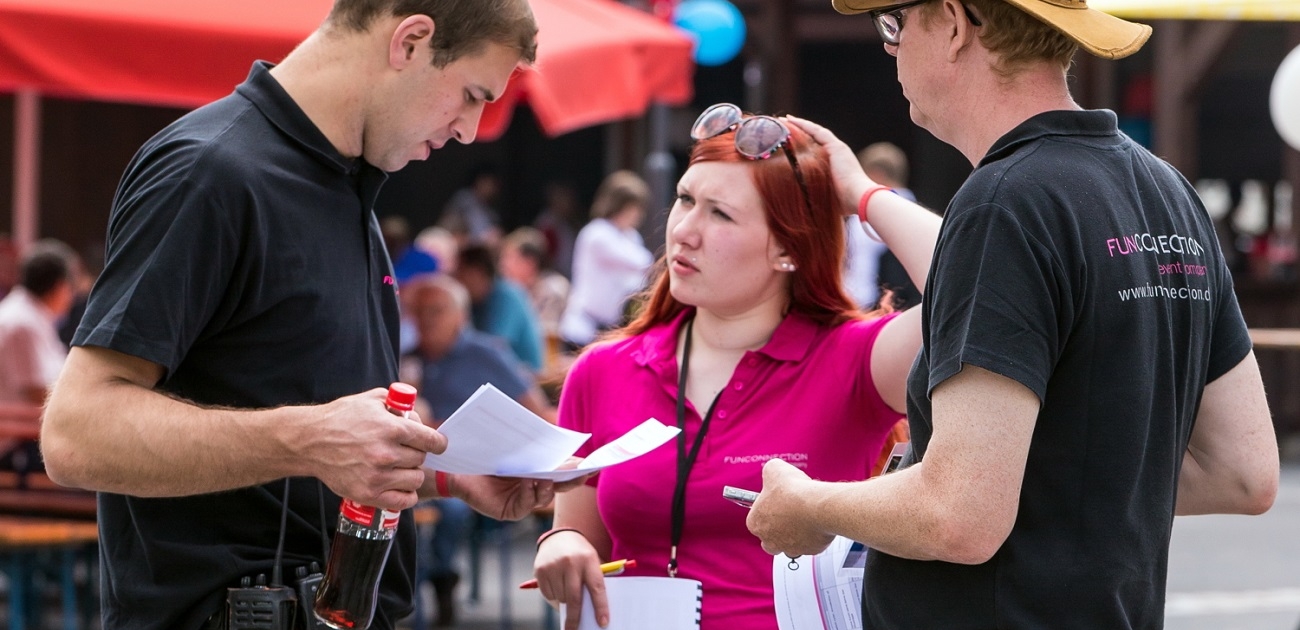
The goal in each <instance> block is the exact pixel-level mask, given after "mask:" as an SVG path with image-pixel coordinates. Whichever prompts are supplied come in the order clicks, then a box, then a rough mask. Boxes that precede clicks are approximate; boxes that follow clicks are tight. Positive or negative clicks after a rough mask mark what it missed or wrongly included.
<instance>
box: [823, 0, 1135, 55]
mask: <svg viewBox="0 0 1300 630" xmlns="http://www.w3.org/2000/svg"><path fill="white" fill-rule="evenodd" d="M908 1H909V0H831V6H833V7H835V10H836V11H839V12H840V13H843V14H845V15H854V14H857V13H865V12H867V11H876V10H878V9H884V8H887V7H891V6H894V5H898V4H903V3H905V2H908ZM1007 2H1010V3H1011V4H1014V5H1016V6H1017V7H1019V8H1020V9H1021V10H1023V11H1024V12H1026V13H1028V14H1030V15H1032V16H1034V17H1036V18H1038V19H1039V20H1042V21H1043V22H1046V23H1047V24H1050V25H1051V26H1053V27H1055V28H1056V29H1057V30H1059V31H1061V33H1063V34H1064V35H1065V36H1066V37H1069V38H1070V39H1072V40H1074V41H1075V42H1077V43H1078V44H1079V46H1080V47H1082V48H1083V49H1084V50H1086V51H1088V52H1089V53H1091V54H1094V55H1096V56H1098V57H1104V58H1106V59H1121V58H1124V57H1127V56H1129V55H1131V54H1133V53H1135V52H1137V51H1138V50H1139V49H1141V48H1142V45H1143V44H1145V43H1146V42H1147V40H1148V39H1150V37H1151V27H1150V26H1147V25H1146V24H1139V23H1137V22H1129V21H1128V20H1122V19H1120V18H1117V17H1115V16H1113V15H1111V14H1109V13H1105V12H1103V11H1098V10H1096V9H1089V8H1068V7H1062V6H1058V5H1056V4H1052V3H1051V2H1044V1H1043V0H1007Z"/></svg>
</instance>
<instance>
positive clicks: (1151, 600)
mask: <svg viewBox="0 0 1300 630" xmlns="http://www.w3.org/2000/svg"><path fill="white" fill-rule="evenodd" d="M922 308H923V311H922V316H923V323H922V326H923V332H924V345H923V347H922V350H921V353H920V355H919V356H918V359H917V363H916V364H915V365H914V367H913V371H912V374H911V377H910V379H909V383H908V386H909V387H908V390H909V391H908V409H907V412H908V413H907V415H908V419H909V420H910V421H911V428H912V439H913V445H914V448H913V456H912V457H913V458H915V457H919V458H920V459H921V460H922V461H923V460H924V457H925V452H926V447H927V446H928V444H929V441H930V437H931V433H932V429H933V425H932V415H931V407H930V394H931V392H932V391H933V390H934V388H935V387H936V386H938V385H939V384H940V383H942V382H943V381H944V380H946V379H948V378H950V377H951V376H953V375H954V374H956V373H957V372H959V371H960V370H961V366H962V365H963V364H969V365H975V366H979V367H981V368H984V369H987V370H990V371H992V372H995V373H997V374H1000V375H1003V376H1006V377H1008V378H1011V379H1014V380H1016V381H1018V382H1020V383H1021V384H1023V385H1024V386H1025V387H1028V388H1029V389H1030V390H1032V391H1033V392H1034V393H1035V394H1037V395H1038V397H1039V399H1040V400H1041V401H1042V408H1041V411H1040V413H1039V415H1038V418H1037V421H1036V423H1035V425H1034V429H1033V437H1032V441H1031V443H1030V447H1029V457H1028V462H1027V464H1026V469H1025V476H1024V484H1023V486H1022V489H1021V494H1020V507H1019V513H1018V514H1017V517H1016V522H1015V525H1014V527H1013V529H1012V531H1011V534H1010V536H1009V537H1008V538H1007V540H1006V542H1005V543H1004V544H1003V545H1002V547H1001V548H1000V549H999V550H998V551H997V552H996V553H995V554H994V556H993V558H992V559H991V560H989V561H988V562H985V563H983V564H980V565H974V566H969V565H959V564H950V563H946V562H920V561H914V560H905V559H902V558H897V557H894V556H890V555H888V554H884V553H873V554H871V556H870V559H869V561H868V566H867V579H866V588H865V589H864V609H865V610H864V613H863V616H864V619H865V627H866V628H869V629H878V628H945V629H954V628H972V629H975V628H978V629H986V628H999V629H1006V628H1024V629H1029V628H1035V629H1036V628H1077V629H1079V630H1095V629H1098V628H1152V629H1153V628H1160V627H1161V626H1162V625H1163V623H1164V598H1165V577H1166V568H1167V563H1168V556H1169V536H1170V531H1171V528H1172V525H1173V515H1174V500H1175V493H1176V491H1177V488H1178V476H1179V470H1180V468H1181V466H1182V461H1183V454H1184V453H1185V452H1186V449H1187V442H1188V438H1189V436H1190V434H1191V431H1192V425H1193V421H1194V419H1195V417H1196V412H1197V409H1198V408H1199V407H1200V402H1201V395H1202V394H1203V392H1204V389H1205V384H1206V383H1208V382H1210V381H1213V380H1214V379H1217V378H1218V377H1220V376H1222V375H1223V374H1224V373H1225V372H1227V371H1228V370H1230V369H1231V368H1232V367H1234V366H1236V365H1237V364H1238V363H1240V362H1241V360H1242V359H1243V358H1244V357H1245V356H1246V354H1247V353H1248V352H1249V351H1250V348H1251V345H1250V339H1249V337H1248V336H1247V332H1246V326H1245V323H1244V321H1243V320H1242V317H1241V311H1240V310H1239V308H1238V306H1237V300H1236V297H1235V296H1234V294H1233V290H1232V277H1231V276H1230V275H1229V273H1228V269H1227V266H1226V265H1225V264H1224V260H1223V255H1222V253H1221V252H1220V250H1219V244H1218V242H1217V240H1216V237H1215V231H1214V226H1213V225H1212V224H1211V221H1210V218H1209V215H1208V214H1207V213H1206V211H1205V208H1204V206H1203V205H1202V204H1201V201H1200V199H1199V198H1198V197H1197V195H1196V191H1195V190H1194V189H1193V188H1192V186H1191V185H1190V184H1188V183H1187V181H1186V180H1184V179H1183V178H1182V176H1181V175H1179V174H1178V173H1177V172H1176V171H1175V170H1174V169H1173V168H1172V167H1170V166H1169V165H1168V164H1166V163H1165V162H1163V161H1161V160H1159V159H1158V158H1156V157H1154V156H1153V155H1151V153H1150V152H1148V151H1146V150H1145V149H1143V148H1142V147H1141V146H1139V145H1137V144H1136V143H1134V142H1133V141H1132V140H1130V139H1129V138H1128V137H1127V136H1124V135H1123V134H1121V133H1120V132H1119V131H1118V129H1117V128H1116V124H1115V115H1114V114H1113V113H1111V112H1108V111H1086V112H1080V111H1055V112H1047V113H1044V114H1040V115H1038V116H1035V117H1033V118H1031V119H1029V120H1028V121H1025V122H1024V123H1022V124H1021V125H1020V126H1018V127H1016V128H1015V129H1013V130H1012V131H1010V132H1009V133H1007V135H1005V136H1003V137H1002V138H1001V139H999V140H998V141H997V143H995V144H994V146H993V147H992V148H991V149H990V150H989V153H988V155H987V156H985V158H984V159H983V160H982V161H981V162H980V164H979V166H978V167H977V168H976V169H975V171H974V172H973V173H972V174H971V176H970V178H969V179H968V180H967V182H966V183H965V185H963V186H962V188H961V190H960V191H958V193H957V195H956V196H955V197H954V198H953V201H952V203H951V205H949V207H948V210H947V213H946V214H945V216H944V222H943V227H942V229H941V231H940V234H939V241H938V244H937V246H936V249H935V253H934V264H933V265H932V267H931V271H930V277H929V279H928V281H927V283H926V291H925V302H924V304H923V306H922ZM909 459H911V458H909ZM906 463H909V462H905V464H906Z"/></svg>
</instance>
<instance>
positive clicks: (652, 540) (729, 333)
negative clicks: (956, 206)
mask: <svg viewBox="0 0 1300 630" xmlns="http://www.w3.org/2000/svg"><path fill="white" fill-rule="evenodd" d="M691 135H692V138H694V139H695V140H696V141H697V142H696V144H695V146H694V147H693V149H692V151H691V156H690V163H689V166H688V168H687V170H686V173H685V174H684V175H683V176H682V178H681V180H680V182H678V185H677V198H676V202H675V203H674V204H673V207H672V210H671V212H670V213H669V216H668V225H667V231H666V235H665V236H666V243H665V251H664V255H663V256H662V258H661V259H660V260H659V261H658V263H657V268H656V273H657V278H656V279H655V281H654V282H653V284H652V285H651V288H650V289H649V291H648V292H647V293H646V295H645V296H644V303H643V305H642V309H641V311H640V314H639V316H638V317H637V318H636V319H635V320H633V321H632V322H631V323H630V324H628V325H627V326H626V327H624V328H622V329H620V330H617V331H614V332H613V333H612V334H611V335H609V336H607V337H606V338H605V339H604V340H602V341H601V342H599V343H597V344H594V345H593V346H591V347H589V348H588V349H587V350H586V351H585V352H584V353H583V354H582V355H581V356H580V357H579V358H578V360H577V362H576V363H575V364H574V365H573V368H572V370H571V371H570V372H569V375H568V378H567V379H566V381H565V384H564V389H563V392H562V395H561V400H560V413H559V418H560V424H561V425H562V426H565V427H568V428H571V429H575V430H578V431H582V432H586V433H591V434H592V438H591V439H590V440H589V441H588V442H587V443H586V444H585V445H584V449H585V450H584V451H583V452H581V453H579V454H585V453H588V452H590V451H591V450H594V449H595V448H598V447H600V446H601V445H603V444H605V443H607V442H609V441H611V440H613V439H615V438H617V437H618V436H620V435H622V434H623V433H625V432H627V431H628V430H629V429H631V428H633V427H635V426H636V425H638V424H640V423H641V422H642V421H644V420H645V419H646V418H650V417H654V418H658V419H660V420H661V421H663V422H664V423H665V424H669V423H672V422H673V421H674V420H675V421H676V423H677V426H679V427H681V428H682V432H681V433H680V434H679V435H678V437H677V438H676V439H675V440H674V441H673V442H670V443H669V444H665V445H664V446H663V447H660V448H659V449H656V450H655V451H652V452H651V453H649V454H647V455H645V456H642V457H640V458H637V459H635V460H632V461H630V462H627V463H624V464H621V465H619V466H615V467H613V468H609V469H606V470H605V471H603V472H602V473H601V474H600V475H599V476H598V477H597V478H595V479H593V480H591V481H590V482H588V485H587V486H585V487H583V488H579V489H577V490H574V491H571V492H569V493H566V494H565V495H562V496H560V497H559V498H558V499H557V503H556V509H555V525H556V528H555V529H553V530H551V531H549V532H547V533H546V534H545V535H543V537H542V539H541V540H540V541H539V543H538V553H537V558H536V561H535V572H536V575H537V579H538V585H539V587H540V589H541V591H542V594H543V595H544V596H545V597H546V598H547V599H548V600H550V601H557V602H564V603H566V604H567V605H568V610H569V611H571V612H572V614H570V615H569V617H570V618H569V619H566V620H565V627H566V628H568V629H570V630H572V629H573V628H576V627H577V619H576V617H577V614H576V612H577V611H578V610H580V608H581V603H582V598H583V590H584V588H585V589H586V590H588V591H590V594H591V600H592V603H593V604H594V607H595V612H596V615H597V617H598V619H600V618H603V619H606V620H607V619H608V617H609V615H610V611H609V610H608V607H607V606H606V603H605V595H604V578H603V576H602V574H601V571H600V568H599V565H600V563H602V562H607V561H610V560H612V559H622V558H631V559H635V560H636V561H637V565H636V567H635V568H634V569H630V570H628V571H627V572H626V574H627V575H657V576H665V575H669V576H678V577H683V578H692V579H696V580H700V581H701V582H702V583H703V586H704V593H703V600H702V602H701V604H702V624H703V626H702V627H703V628H704V630H718V629H720V628H724V627H728V628H746V629H747V630H748V629H762V628H776V617H775V614H774V608H773V601H772V570H771V563H772V557H771V556H770V555H768V554H767V553H765V552H764V551H763V550H762V548H761V547H760V545H759V541H758V539H756V538H754V537H753V536H752V535H750V534H749V532H748V531H747V530H746V528H745V516H746V511H745V510H744V509H743V508H740V507H738V506H736V505H735V504H733V503H730V502H728V501H725V500H724V499H723V498H722V496H721V495H722V487H723V486H724V485H730V486H739V487H742V488H754V489H757V488H759V487H761V485H762V466H763V463H764V462H765V461H767V460H769V459H773V458H780V459H783V460H785V461H787V462H789V463H791V464H794V465H796V466H799V467H800V468H802V469H803V470H804V471H806V472H807V473H808V474H809V475H810V476H812V477H814V478H817V479H823V480H836V481H838V480H844V481H848V480H860V479H865V478H867V477H868V476H870V475H871V474H872V469H873V465H874V464H875V463H876V461H877V456H878V455H879V453H880V450H881V446H882V444H884V442H885V439H886V436H887V435H888V434H889V433H890V430H891V428H892V427H893V426H894V425H895V423H896V422H897V421H898V420H899V419H900V418H901V417H902V414H901V412H900V410H902V409H904V400H905V391H904V382H905V380H906V377H907V372H908V369H909V367H910V366H911V363H912V360H913V358H914V357H915V355H916V352H917V350H918V348H919V347H920V343H921V333H920V309H912V310H910V311H907V312H904V313H892V312H888V309H887V308H886V309H882V310H878V311H874V312H872V313H865V314H864V313H861V312H859V311H858V310H856V307H855V305H854V303H853V301H852V300H851V299H850V298H849V297H848V296H847V295H845V293H844V291H843V289H842V287H843V283H842V282H841V277H840V274H841V270H842V269H843V262H844V257H845V237H844V228H843V215H844V214H845V213H851V212H852V211H853V210H854V209H853V208H847V209H846V208H844V204H842V203H841V202H840V198H839V197H838V196H837V191H836V189H835V187H834V185H833V183H832V174H831V169H832V165H831V163H830V161H829V159H828V157H827V152H826V150H825V149H824V148H823V147H821V146H820V145H818V144H817V143H816V142H814V141H813V140H812V139H811V138H810V137H809V136H808V134H806V133H805V132H804V131H803V130H802V129H800V128H799V127H798V126H797V123H796V122H794V119H776V118H771V117H768V116H747V115H744V114H743V113H742V112H741V111H740V109H739V108H737V107H736V106H734V105H729V104H721V105H715V106H713V107H711V108H709V109H708V110H706V111H705V112H704V113H703V114H701V115H700V118H699V119H698V120H697V121H696V123H695V126H694V128H693V129H692V133H691ZM777 153H781V154H783V155H782V156H777V155H776V154H777ZM769 158H770V159H769ZM837 168H848V166H847V165H838V164H837ZM860 177H863V178H865V175H860ZM848 178H849V177H848V175H846V174H838V177H837V178H836V179H839V180H845V179H848ZM887 190H888V189H885V188H884V187H875V188H872V189H869V194H867V195H864V197H863V199H862V200H861V202H860V203H859V204H858V205H859V206H860V207H861V208H862V211H859V215H860V216H862V218H863V219H864V220H865V219H866V217H865V216H864V215H865V212H864V211H865V210H866V209H867V207H868V203H869V202H871V203H870V208H871V209H872V210H873V212H875V214H873V215H872V216H871V217H870V227H871V228H872V229H874V230H875V231H876V232H877V233H878V234H879V235H880V236H881V237H882V238H883V239H884V241H885V243H886V244H887V245H888V246H889V247H890V249H891V250H893V251H895V252H896V253H897V254H898V257H899V260H900V261H902V262H903V264H904V266H905V267H906V268H907V270H908V273H909V274H910V275H911V276H912V279H913V281H914V282H915V283H916V285H917V286H924V284H925V276H926V273H927V271H928V268H929V262H930V256H931V253H932V252H933V249H934V242H935V238H936V235H937V233H938V228H939V219H938V217H937V216H935V215H933V214H931V213H929V212H927V211H925V210H923V209H920V208H919V207H917V206H914V205H911V204H905V203H889V202H887V203H881V201H882V200H883V199H884V198H885V197H889V196H891V195H889V194H888V193H887V192H885V191H887ZM876 193H884V194H876ZM872 197H875V201H874V202H872ZM864 227H865V226H864ZM613 614H614V615H617V614H618V611H613ZM602 625H603V624H602Z"/></svg>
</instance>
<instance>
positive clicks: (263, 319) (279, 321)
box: [73, 63, 415, 630]
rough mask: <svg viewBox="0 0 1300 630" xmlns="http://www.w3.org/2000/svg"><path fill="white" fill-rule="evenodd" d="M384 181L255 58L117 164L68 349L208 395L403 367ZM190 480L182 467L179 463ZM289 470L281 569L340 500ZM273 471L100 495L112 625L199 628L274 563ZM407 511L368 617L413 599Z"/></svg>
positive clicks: (318, 555)
mask: <svg viewBox="0 0 1300 630" xmlns="http://www.w3.org/2000/svg"><path fill="white" fill-rule="evenodd" d="M385 178H386V175H385V174H384V173H383V172H382V171H380V170H378V169H376V168H374V167H372V166H370V165H368V164H366V163H364V162H363V161H361V160H359V159H349V158H345V157H343V156H342V155H340V154H339V152H338V151H337V150H335V149H334V148H333V146H332V145H331V144H330V143H329V141H328V140H327V139H326V138H325V136H324V135H323V134H322V133H321V132H320V130H318V129H317V128H316V127H315V126H314V125H313V124H312V122H311V121H310V120H309V119H308V118H307V116H306V115H305V114H304V113H303V112H302V110H301V109H299V108H298V106H297V105H296V104H295V103H294V102H293V100H292V99H291V98H290V97H289V95H288V94H287V93H286V92H285V91H284V90H283V89H282V88H281V87H280V85H279V84H278V83H277V82H276V81H275V79H274V78H272V76H271V74H270V72H269V66H268V65H266V64H264V63H258V64H256V65H255V66H254V67H253V70H252V72H251V73H250V75H249V78H248V80H247V81H246V82H245V83H243V84H241V85H240V86H239V87H238V88H237V89H236V90H235V92H234V93H233V94H231V95H230V96H227V97H225V98H223V99H221V100H219V101H216V102H214V103H212V104H209V105H207V106H205V107H202V108H200V109H198V110H196V111H194V112H192V113H190V114H188V115H186V116H184V117H183V118H181V119H180V120H178V121H176V122H175V123H174V124H172V125H171V126H169V127H167V128H166V129H164V130H162V131H161V132H159V133H158V135H156V136H155V137H154V138H152V139H151V140H150V141H149V142H148V143H147V144H145V145H144V146H143V147H142V148H141V149H140V151H139V153H138V154H137V155H136V156H135V158H134V159H133V160H132V161H131V163H130V165H129V166H128V167H127V171H126V174H125V175H124V176H123V178H122V182H121V184H120V186H119V189H118V192H117V195H116V196H115V198H114V200H113V209H112V214H111V217H110V220H109V231H108V232H109V233H108V252H107V262H106V264H105V268H104V273H103V275H102V276H100V278H99V280H98V282H97V283H96V285H95V288H94V290H93V291H92V293H91V295H90V302H89V305H88V308H87V311H86V316H85V318H84V319H83V320H82V324H81V327H80V328H79V329H78V330H77V334H76V336H75V338H74V340H73V343H74V345H86V346H101V347H105V348H111V349H113V350H116V351H118V352H122V353H125V354H129V355H132V356H136V357H140V358H143V359H146V360H148V361H151V362H153V363H156V364H158V365H161V366H162V367H163V368H164V369H165V370H166V375H165V377H164V378H163V381H162V383H161V384H160V385H159V389H160V390H162V391H165V392H168V393H170V394H174V395H176V396H179V397H181V398H184V399H187V400H192V401H194V402H196V403H199V404H202V405H224V406H231V407H239V408H266V407H275V406H281V405H296V404H310V403H323V402H327V401H330V400H333V399H336V398H338V397H340V396H345V395H349V394H355V393H357V392H361V391H364V390H367V389H370V388H373V387H382V386H386V385H388V384H389V383H391V382H393V381H394V380H396V377H397V369H396V366H397V361H396V358H395V357H396V356H397V335H398V333H397V330H398V313H397V301H396V296H395V286H394V284H393V282H392V279H391V278H392V275H393V273H392V268H391V265H390V263H389V260H388V255H387V253H386V251H385V249H384V244H383V241H382V239H381V238H380V234H379V228H378V223H377V221H376V219H375V216H374V212H373V209H374V203H375V198H376V195H377V194H378V192H379V188H380V186H381V185H382V184H383V182H384V180H385ZM176 474H178V475H184V474H185V471H183V470H180V471H177V473H176ZM321 487H322V485H321V484H319V482H317V481H316V480H314V479H295V480H293V483H292V484H291V496H290V500H289V511H290V514H289V520H288V528H287V532H286V541H285V558H286V565H287V566H288V567H289V569H288V570H287V571H286V574H287V575H288V576H292V575H293V568H294V567H297V566H301V565H304V564H306V563H309V562H312V561H315V562H319V563H321V565H322V566H323V565H324V558H323V557H322V556H323V551H322V548H323V545H322V532H321V527H320V525H321V523H322V521H323V522H324V523H325V524H326V529H327V530H329V532H331V533H332V532H333V529H334V527H335V525H336V521H337V514H338V505H339V498H338V497H337V496H335V495H334V494H333V493H331V492H329V490H328V489H326V490H324V503H325V514H324V515H323V516H322V514H321V509H320V507H319V506H320V495H319V493H320V492H321V491H320V488H321ZM283 488H284V484H283V482H273V483H270V484H267V485H265V486H261V487H254V488H248V489H244V490H238V491H234V492H222V493H217V494H210V495H201V496H191V497H181V498H168V499H145V498H138V497H129V496H122V495H117V494H109V493H100V495H99V526H100V537H101V543H102V544H101V546H100V549H101V551H100V556H101V559H102V563H103V566H102V574H103V580H102V588H103V607H104V614H105V622H106V627H108V628H133V629H135V628H160V629H162V628H166V629H169V630H170V629H175V628H197V627H199V625H200V624H201V622H202V621H203V620H204V619H205V618H207V617H208V616H209V615H210V614H212V613H213V612H215V611H217V610H218V609H219V608H220V606H221V605H223V601H224V597H225V589H226V588H227V587H230V586H236V585H238V583H239V581H240V578H241V577H244V576H251V575H255V574H258V573H264V574H267V575H268V576H269V575H270V573H271V567H272V564H273V563H272V560H273V558H274V553H275V547H276V541H277V536H278V533H279V520H280V511H281V500H280V497H281V494H282V492H283ZM414 540H415V538H414V525H413V522H412V521H411V518H410V516H409V514H404V515H403V519H402V523H401V525H400V526H399V529H398V540H397V542H396V543H395V545H394V547H393V551H392V554H391V556H390V558H389V561H388V568H387V570H386V571H385V574H384V578H383V587H382V599H381V603H380V610H379V612H378V613H377V615H376V620H375V626H374V627H375V628H392V627H393V626H394V624H395V623H396V622H397V620H398V619H400V618H401V617H403V616H405V615H406V614H407V613H408V612H409V610H410V604H411V593H412V591H413V587H412V576H413V575H414V558H415V555H414V551H415V546H414Z"/></svg>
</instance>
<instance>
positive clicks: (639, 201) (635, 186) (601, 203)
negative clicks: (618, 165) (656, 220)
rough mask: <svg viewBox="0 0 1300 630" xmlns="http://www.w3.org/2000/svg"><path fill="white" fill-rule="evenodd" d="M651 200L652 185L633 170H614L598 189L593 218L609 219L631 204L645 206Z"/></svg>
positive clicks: (592, 206) (592, 204)
mask: <svg viewBox="0 0 1300 630" xmlns="http://www.w3.org/2000/svg"><path fill="white" fill-rule="evenodd" d="M649 201H650V185H649V184H647V183H646V181H645V180H644V179H641V176H640V175H637V174H636V173H633V172H632V171H627V170H624V171H614V172H613V173H610V174H609V175H607V176H606V177H605V180H604V181H602V182H601V183H600V187H599V188H597V189H596V198H595V200H594V201H592V202H591V218H593V219H608V218H610V217H611V216H613V215H615V214H618V213H619V212H620V211H621V210H623V209H624V208H626V207H628V206H629V205H638V206H641V207H643V208H644V207H645V206H646V204H647V203H649Z"/></svg>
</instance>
